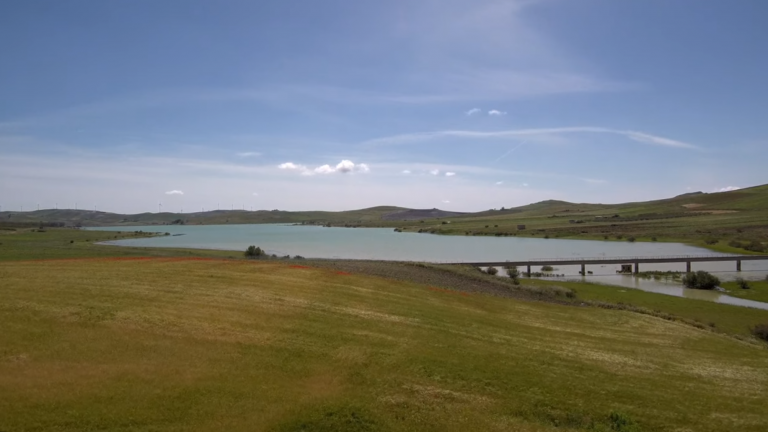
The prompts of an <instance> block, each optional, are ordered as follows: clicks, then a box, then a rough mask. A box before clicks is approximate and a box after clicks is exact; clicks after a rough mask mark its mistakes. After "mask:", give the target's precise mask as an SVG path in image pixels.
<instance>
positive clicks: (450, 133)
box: [363, 126, 698, 149]
mask: <svg viewBox="0 0 768 432" xmlns="http://www.w3.org/2000/svg"><path fill="white" fill-rule="evenodd" d="M571 133H596V134H613V135H622V136H625V137H627V138H629V139H631V140H633V141H637V142H641V143H645V144H653V145H660V146H665V147H676V148H685V149H698V147H696V146H695V145H693V144H689V143H686V142H682V141H677V140H673V139H671V138H666V137H661V136H657V135H651V134H648V133H645V132H637V131H625V130H618V129H610V128H604V127H595V126H576V127H559V128H540V129H511V130H505V131H495V132H481V131H465V130H444V131H436V132H420V133H412V134H403V135H393V136H389V137H383V138H376V139H372V140H368V141H365V142H364V143H363V144H364V145H369V146H375V145H402V144H413V143H420V142H426V141H432V140H436V139H440V138H471V139H503V138H519V137H530V136H537V135H560V134H571Z"/></svg>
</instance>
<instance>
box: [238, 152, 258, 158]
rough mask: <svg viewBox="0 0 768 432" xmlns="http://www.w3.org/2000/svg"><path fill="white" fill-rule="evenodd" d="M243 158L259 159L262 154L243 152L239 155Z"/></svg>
mask: <svg viewBox="0 0 768 432" xmlns="http://www.w3.org/2000/svg"><path fill="white" fill-rule="evenodd" d="M237 155H238V156H239V157H241V158H248V157H257V156H261V153H259V152H242V153H238V154H237Z"/></svg>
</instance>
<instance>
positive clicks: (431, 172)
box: [429, 169, 440, 176]
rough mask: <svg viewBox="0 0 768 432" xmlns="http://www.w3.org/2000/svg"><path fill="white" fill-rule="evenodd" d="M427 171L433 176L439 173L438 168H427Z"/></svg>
mask: <svg viewBox="0 0 768 432" xmlns="http://www.w3.org/2000/svg"><path fill="white" fill-rule="evenodd" d="M429 173H430V174H432V175H433V176H436V175H440V170H439V169H431V170H429Z"/></svg>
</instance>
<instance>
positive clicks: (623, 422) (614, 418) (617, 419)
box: [608, 411, 640, 432]
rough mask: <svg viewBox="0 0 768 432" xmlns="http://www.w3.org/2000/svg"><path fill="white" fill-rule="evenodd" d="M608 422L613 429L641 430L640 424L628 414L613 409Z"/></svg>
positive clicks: (622, 430) (622, 431)
mask: <svg viewBox="0 0 768 432" xmlns="http://www.w3.org/2000/svg"><path fill="white" fill-rule="evenodd" d="M608 423H609V424H610V427H611V429H610V430H612V431H617V432H635V431H640V428H639V426H638V425H637V423H635V422H634V421H633V420H632V418H630V417H629V416H628V415H626V414H624V413H620V412H616V411H613V412H611V415H610V416H608Z"/></svg>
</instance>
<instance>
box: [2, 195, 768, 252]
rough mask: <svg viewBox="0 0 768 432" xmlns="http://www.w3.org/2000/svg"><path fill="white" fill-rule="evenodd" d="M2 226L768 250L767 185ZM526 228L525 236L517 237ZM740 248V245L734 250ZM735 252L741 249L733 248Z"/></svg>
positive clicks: (35, 217) (67, 215)
mask: <svg viewBox="0 0 768 432" xmlns="http://www.w3.org/2000/svg"><path fill="white" fill-rule="evenodd" d="M0 221H2V222H0V224H2V225H5V226H14V225H16V226H24V225H28V226H34V225H39V224H41V223H43V224H49V223H55V224H64V225H66V226H91V227H93V226H110V225H118V226H123V225H124V226H131V225H134V226H135V225H155V224H159V225H163V224H172V223H180V222H183V223H185V224H246V223H301V224H315V225H333V226H355V227H390V228H397V229H399V230H401V231H406V232H407V231H411V232H426V233H433V234H448V235H493V236H540V237H546V238H583V239H602V240H626V239H635V240H638V241H652V240H654V239H655V240H658V241H682V242H686V243H692V244H696V245H700V246H704V247H709V248H711V249H715V250H719V251H724V252H739V253H748V252H757V251H756V250H747V249H745V248H744V247H741V246H738V245H739V244H741V245H742V246H746V245H749V244H752V245H753V248H757V249H759V248H765V249H768V245H766V244H765V243H768V185H763V186H756V187H751V188H746V189H740V190H736V191H731V192H721V193H700V192H699V193H691V194H684V195H679V196H676V197H673V198H668V199H662V200H655V201H646V202H634V203H622V204H588V203H570V202H566V201H557V200H547V201H541V202H538V203H533V204H529V205H525V206H520V207H514V208H503V207H502V209H501V210H486V211H482V212H476V213H460V212H451V211H446V210H440V209H407V208H402V207H393V206H380V207H372V208H367V209H361V210H351V211H343V212H327V211H300V212H289V211H282V210H258V211H246V210H215V211H209V212H198V213H183V214H181V213H140V214H133V215H123V214H114V213H106V212H94V211H87V210H40V211H31V212H23V213H19V212H2V213H0ZM521 225H523V226H524V227H525V228H524V229H519V227H520V226H521ZM734 242H735V243H734ZM735 245H736V246H735Z"/></svg>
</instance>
